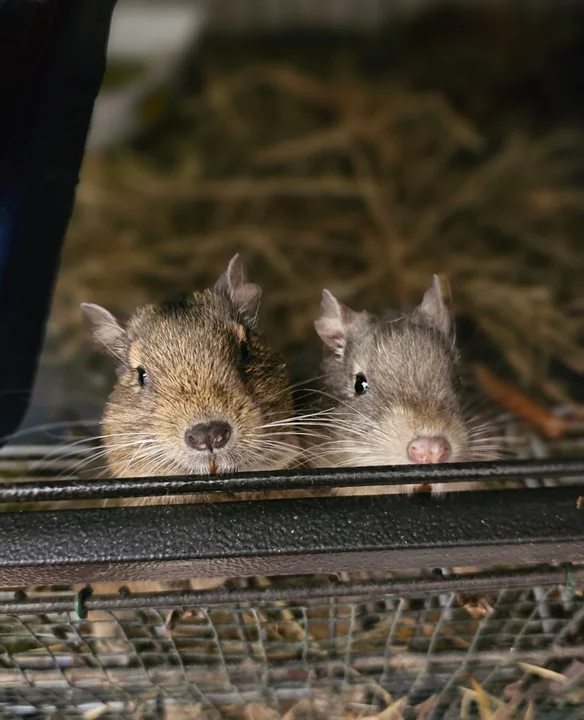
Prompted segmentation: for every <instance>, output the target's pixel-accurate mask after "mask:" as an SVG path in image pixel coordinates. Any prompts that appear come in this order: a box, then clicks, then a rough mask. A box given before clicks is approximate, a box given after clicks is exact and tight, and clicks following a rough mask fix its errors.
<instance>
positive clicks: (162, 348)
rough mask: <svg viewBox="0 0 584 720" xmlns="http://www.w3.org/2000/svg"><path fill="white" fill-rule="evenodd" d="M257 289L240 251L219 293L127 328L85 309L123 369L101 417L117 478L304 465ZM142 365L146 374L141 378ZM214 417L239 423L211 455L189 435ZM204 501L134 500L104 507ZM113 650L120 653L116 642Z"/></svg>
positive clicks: (103, 627)
mask: <svg viewBox="0 0 584 720" xmlns="http://www.w3.org/2000/svg"><path fill="white" fill-rule="evenodd" d="M260 295H261V290H260V288H259V287H258V286H256V285H253V284H251V283H248V282H247V281H246V279H245V272H244V268H243V265H242V263H241V261H240V260H239V257H238V256H235V257H234V258H233V259H232V260H231V262H230V263H229V267H228V268H227V271H226V272H225V273H224V274H223V275H222V276H221V277H220V278H219V280H218V282H217V283H216V285H215V287H214V288H213V289H212V290H211V289H208V290H202V291H199V292H195V293H193V295H192V296H191V297H189V298H186V299H184V300H180V301H176V302H167V303H163V304H161V305H147V306H145V307H142V308H139V309H138V310H136V312H135V313H134V314H133V315H132V316H131V317H130V319H129V321H128V322H127V323H126V324H125V326H122V325H121V324H120V323H119V322H118V321H117V319H116V318H115V317H114V316H113V315H111V313H109V312H108V311H107V310H105V309H104V308H100V307H99V306H96V305H85V306H84V308H83V309H84V312H85V314H86V316H87V318H88V319H89V320H90V322H91V324H92V327H93V334H94V338H95V339H96V341H97V342H98V344H99V345H101V346H102V348H104V349H105V350H106V351H107V352H108V353H109V354H110V355H111V356H112V357H113V358H114V359H115V361H116V366H117V381H116V384H115V387H114V389H113V391H112V393H111V395H110V397H109V400H108V402H107V405H106V408H105V411H104V414H103V419H102V427H103V436H104V438H103V444H104V447H105V450H106V460H107V464H108V468H109V471H110V473H111V475H112V476H113V477H118V478H123V477H145V476H153V475H156V476H160V475H206V474H209V473H210V472H212V471H216V472H218V473H230V472H237V471H261V470H276V469H283V468H285V467H289V466H291V465H293V464H294V463H295V462H296V461H297V458H298V456H299V453H300V449H299V443H298V440H297V438H296V436H295V434H294V433H295V430H294V426H293V424H292V420H293V416H294V412H293V403H292V395H291V391H290V385H289V379H288V373H287V370H286V366H285V364H284V363H283V361H282V359H281V358H280V357H279V356H278V355H277V354H275V353H274V352H272V351H271V349H270V348H269V346H268V344H267V343H266V341H265V340H264V338H263V337H262V335H261V334H260V333H259V332H258V331H257V330H256V317H257V311H258V306H259V299H260ZM139 368H142V369H143V371H144V373H146V376H145V378H146V379H145V380H144V383H143V384H141V383H140V379H139V378H140V376H139ZM143 377H144V376H143ZM214 420H221V421H226V422H228V423H229V424H230V425H231V427H232V436H231V439H230V441H229V443H228V444H227V445H226V446H225V447H224V448H221V449H219V450H217V451H216V452H213V453H210V452H207V451H198V450H194V449H193V448H191V447H189V446H188V445H187V444H186V442H185V432H186V431H187V430H188V429H189V428H190V427H191V426H192V425H194V424H197V423H200V422H204V423H205V422H210V421H214ZM280 422H283V423H284V424H283V425H281V426H279V427H278V426H277V425H276V426H272V427H263V426H264V425H269V424H274V423H276V424H277V423H280ZM239 497H240V498H241V497H242V496H239ZM204 499H205V498H204V497H200V496H175V497H168V498H166V497H165V498H134V499H124V500H114V501H107V503H106V504H107V505H110V506H111V505H135V504H154V503H161V502H163V503H188V502H200V501H201V500H204ZM214 499H215V498H214ZM216 499H223V500H224V499H228V498H226V497H225V496H223V497H222V498H216ZM222 583H223V579H220V578H219V579H218V578H214V579H206V578H202V579H201V578H199V579H195V580H190V581H184V582H178V583H165V584H161V583H147V584H146V585H145V584H144V583H132V584H131V585H130V586H129V587H130V590H132V591H133V592H139V591H140V590H141V589H146V587H147V588H148V589H149V590H153V589H154V590H163V589H171V588H184V589H188V588H190V589H197V590H200V589H208V588H212V587H216V586H217V585H220V584H222ZM115 587H116V586H115V585H114V584H112V583H107V584H105V583H104V584H101V585H97V586H95V587H94V591H95V593H96V594H100V593H111V592H112V591H113V590H114V588H115ZM100 616H103V617H102V618H101V619H104V618H105V619H106V622H101V623H97V624H96V625H95V634H96V637H98V638H101V640H102V641H103V639H104V638H106V637H111V636H112V635H115V633H116V628H115V626H114V625H113V624H112V623H111V622H110V621H107V617H108V616H107V615H105V616H104V614H103V613H100V614H99V615H94V616H93V617H94V619H95V618H96V617H100ZM106 647H107V648H112V646H111V645H107V646H106ZM113 649H119V647H118V644H116V643H114V645H113Z"/></svg>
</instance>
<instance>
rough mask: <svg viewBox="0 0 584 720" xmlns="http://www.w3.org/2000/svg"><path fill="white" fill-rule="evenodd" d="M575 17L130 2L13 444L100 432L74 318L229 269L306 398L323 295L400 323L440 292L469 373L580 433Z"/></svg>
mask: <svg viewBox="0 0 584 720" xmlns="http://www.w3.org/2000/svg"><path fill="white" fill-rule="evenodd" d="M582 20H583V17H582V10H580V9H579V8H578V7H575V6H573V5H572V4H564V3H551V2H550V3H544V2H527V1H525V2H514V3H499V2H465V3H459V4H453V3H448V4H444V3H438V2H435V1H432V2H428V1H426V2H423V1H422V0H409V1H406V0H401V1H399V2H396V1H395V0H394V1H391V2H390V1H388V0H367V1H366V0H326V1H325V0H215V1H214V2H208V3H204V2H197V0H190V1H187V0H148V1H146V0H142V1H141V2H138V1H137V0H119V2H118V7H117V9H116V12H115V15H114V20H113V25H112V31H111V37H110V45H109V50H108V69H107V72H106V76H105V79H104V83H103V87H102V92H101V94H100V97H99V98H98V101H97V104H96V108H95V113H94V118H93V123H92V129H91V135H90V138H89V143H88V152H87V156H86V159H85V162H84V166H83V168H82V174H81V180H80V184H79V187H78V192H77V201H76V208H75V212H74V217H73V220H72V222H71V225H70V228H69V233H68V237H67V240H66V244H65V248H64V253H63V257H62V266H61V271H60V275H59V280H58V284H57V287H56V290H55V295H54V302H53V308H52V314H51V318H50V322H49V326H48V330H47V336H46V342H45V348H44V353H43V358H42V364H41V370H40V373H39V377H38V381H37V387H36V390H35V394H34V397H33V402H32V405H31V408H30V411H29V414H28V418H27V421H26V425H27V426H28V427H33V426H34V427H38V426H39V425H43V424H45V423H51V424H52V429H51V432H54V427H56V426H55V425H54V423H60V422H62V423H63V425H64V426H69V425H70V424H71V423H75V422H81V425H82V424H83V423H84V422H85V421H90V420H92V419H96V418H98V417H99V414H100V411H101V408H102V406H103V402H104V400H105V398H106V396H107V393H108V391H109V389H110V387H111V372H112V368H110V367H109V363H108V362H107V361H104V359H103V358H101V357H100V356H99V355H97V354H96V353H95V352H94V351H93V349H92V347H91V344H90V342H89V339H88V336H87V333H86V330H85V328H84V326H83V324H82V320H81V314H80V311H79V304H80V303H81V302H97V303H100V304H102V305H105V306H106V307H108V308H109V309H110V310H111V311H113V312H114V313H118V314H119V315H120V316H124V315H127V314H129V313H130V312H131V311H132V310H133V308H134V307H135V306H137V305H139V304H141V303H144V302H148V301H156V300H159V299H161V298H163V297H164V296H167V295H169V294H173V293H175V292H181V291H190V290H192V289H196V288H202V287H205V286H207V285H209V284H211V283H212V282H214V280H215V279H216V277H217V276H218V275H219V273H220V272H221V271H222V270H223V268H224V266H225V265H226V263H227V262H228V260H229V258H230V257H231V256H232V255H233V254H234V253H235V252H238V251H239V252H242V253H243V255H244V257H245V259H246V262H247V264H248V269H249V274H250V276H251V278H252V279H253V281H254V282H258V283H260V284H261V285H262V286H263V288H264V300H263V307H262V325H263V329H264V331H265V333H266V335H267V336H268V337H269V339H270V340H271V342H272V343H273V344H274V345H276V346H277V347H278V348H279V349H280V350H281V351H283V352H284V353H285V354H286V356H287V357H288V359H289V361H290V364H291V367H292V371H293V374H294V376H295V377H297V378H308V377H311V376H313V375H316V374H317V368H318V362H319V360H320V353H321V350H320V345H319V341H318V339H317V337H316V334H315V333H314V331H313V325H312V323H313V320H314V318H315V315H316V313H317V311H318V306H319V302H320V294H321V290H322V288H323V287H328V288H330V289H331V290H332V291H333V292H335V293H336V294H338V296H339V297H341V298H342V299H343V300H344V301H345V302H346V303H348V304H350V305H352V306H353V307H355V308H356V309H363V308H369V309H376V308H379V307H383V306H386V307H387V306H404V307H405V306H410V305H412V304H414V303H417V302H419V300H420V297H421V294H422V292H423V291H424V290H425V288H426V287H427V285H428V284H429V282H430V278H431V274H432V273H434V272H442V273H446V274H447V276H448V278H449V280H450V283H451V287H452V293H453V300H454V305H455V309H456V312H457V315H458V333H459V340H460V342H461V344H462V346H463V348H464V350H465V352H466V354H467V356H468V357H470V358H471V359H475V360H481V361H482V362H486V363H487V364H488V365H489V367H490V368H491V370H492V371H493V372H494V373H496V374H497V376H498V377H499V378H501V379H503V380H504V382H506V383H508V384H509V386H511V387H514V388H517V389H519V390H520V391H521V392H522V393H524V394H525V395H526V396H528V397H530V398H533V399H535V400H537V401H538V402H539V403H541V404H543V405H544V406H546V407H549V408H551V407H556V406H561V407H563V408H564V409H565V408H568V409H569V410H570V411H571V412H573V413H574V414H575V415H578V414H581V408H582V407H584V386H583V385H582V381H581V377H582V373H584V347H583V345H582V337H583V330H584V294H583V293H582V291H581V288H582V282H583V278H584V244H583V241H582V238H581V233H582V227H583V222H582V221H583V220H584V202H583V201H584V192H583V189H582V180H583V178H584V172H583V171H584V134H583V133H582V131H581V128H582V122H583V120H584V80H583V73H582V67H583V61H584V23H583V22H582ZM39 432H40V431H39ZM30 439H31V435H30V434H28V435H27V440H28V441H30Z"/></svg>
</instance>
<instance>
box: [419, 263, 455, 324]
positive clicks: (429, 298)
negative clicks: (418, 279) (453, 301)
mask: <svg viewBox="0 0 584 720" xmlns="http://www.w3.org/2000/svg"><path fill="white" fill-rule="evenodd" d="M445 288H446V290H447V292H446V293H445V291H444V290H445ZM446 297H448V298H449V297H450V286H449V284H448V280H447V278H446V277H444V276H440V275H433V276H432V284H431V285H430V287H429V288H428V290H426V292H425V293H424V297H423V299H422V302H421V304H420V305H419V306H418V308H417V312H418V313H419V314H420V315H422V316H423V317H424V318H425V319H426V320H427V321H428V322H430V323H431V324H432V325H433V326H434V327H436V328H437V329H438V330H440V332H443V333H444V334H445V335H450V334H451V333H452V330H453V322H452V313H451V311H450V307H449V302H447V301H446Z"/></svg>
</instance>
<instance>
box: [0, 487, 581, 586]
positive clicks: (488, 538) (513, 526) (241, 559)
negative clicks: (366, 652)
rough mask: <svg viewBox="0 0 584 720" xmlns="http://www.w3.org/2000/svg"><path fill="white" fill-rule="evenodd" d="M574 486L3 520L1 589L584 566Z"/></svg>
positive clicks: (109, 511)
mask: <svg viewBox="0 0 584 720" xmlns="http://www.w3.org/2000/svg"><path fill="white" fill-rule="evenodd" d="M579 492H580V488H579V487H578V486H567V487H558V488H542V489H538V490H500V491H484V492H483V491H481V492H462V493H450V494H448V495H447V496H446V497H445V498H443V499H441V500H437V499H435V498H433V497H431V496H430V495H429V494H427V495H426V496H424V495H419V496H413V497H410V496H403V495H399V496H398V495H385V496H360V497H334V498H318V499H317V498H308V499H294V500H270V501H255V502H249V501H240V502H222V503H217V504H210V503H197V504H185V505H170V506H168V505H166V506H163V505H154V506H146V507H145V506H140V507H123V508H100V509H83V510H60V511H55V512H35V513H33V514H32V515H31V514H29V513H11V512H8V513H5V514H4V515H3V518H2V523H0V583H2V584H3V585H5V586H6V585H7V586H10V587H15V586H16V587H22V586H26V585H30V584H40V583H46V584H49V583H68V582H74V583H80V582H96V581H104V580H112V581H113V580H116V581H117V580H120V581H124V582H129V581H132V580H162V579H179V578H187V577H197V576H202V577H238V576H239V577H251V576H253V575H279V574H297V573H298V574H309V573H323V572H333V573H334V572H339V571H357V570H358V571H380V570H383V569H386V570H397V569H408V568H433V567H457V566H458V567H474V566H476V565H477V564H480V565H481V566H482V567H489V566H490V567H494V566H498V565H504V564H509V565H529V564H532V565H533V564H541V563H558V564H559V563H564V562H573V563H577V562H578V561H579V560H580V559H581V558H582V551H583V550H584V514H583V513H582V512H581V511H580V510H579V509H578V505H579V501H578V498H579Z"/></svg>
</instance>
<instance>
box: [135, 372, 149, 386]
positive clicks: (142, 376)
mask: <svg viewBox="0 0 584 720" xmlns="http://www.w3.org/2000/svg"><path fill="white" fill-rule="evenodd" d="M136 372H137V373H138V384H139V385H140V387H144V385H146V383H147V382H148V373H147V372H146V370H144V368H143V367H139V368H136Z"/></svg>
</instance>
